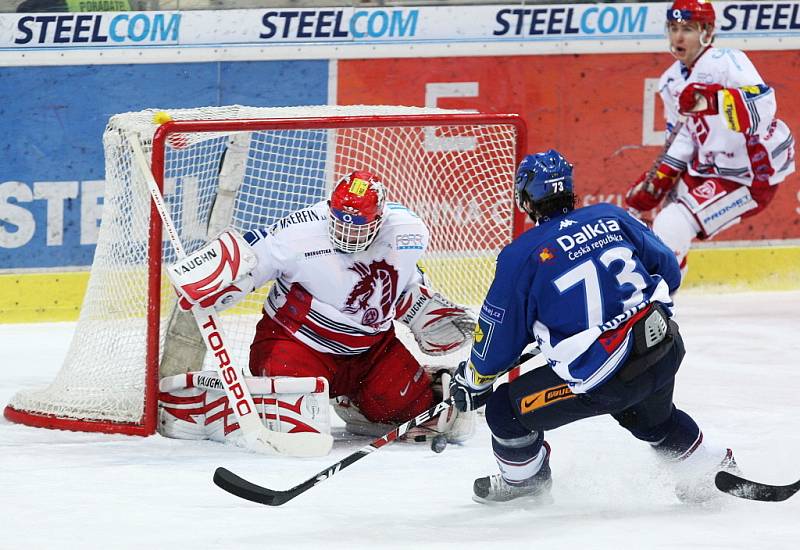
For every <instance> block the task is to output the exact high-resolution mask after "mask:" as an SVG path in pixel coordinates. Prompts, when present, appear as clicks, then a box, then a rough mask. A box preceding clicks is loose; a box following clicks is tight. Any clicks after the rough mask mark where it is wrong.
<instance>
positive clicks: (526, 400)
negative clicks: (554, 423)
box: [519, 384, 575, 414]
mask: <svg viewBox="0 0 800 550" xmlns="http://www.w3.org/2000/svg"><path fill="white" fill-rule="evenodd" d="M573 397H575V394H574V393H572V391H571V390H570V389H569V386H567V385H566V384H563V385H561V386H556V387H554V388H547V389H544V390H541V391H538V392H534V393H532V394H529V395H526V396H525V397H523V398H522V399H520V402H519V409H520V412H522V414H528V413H531V412H533V411H535V410H537V409H541V408H542V407H547V406H548V405H552V404H553V403H557V402H559V401H563V400H564V399H572V398H573Z"/></svg>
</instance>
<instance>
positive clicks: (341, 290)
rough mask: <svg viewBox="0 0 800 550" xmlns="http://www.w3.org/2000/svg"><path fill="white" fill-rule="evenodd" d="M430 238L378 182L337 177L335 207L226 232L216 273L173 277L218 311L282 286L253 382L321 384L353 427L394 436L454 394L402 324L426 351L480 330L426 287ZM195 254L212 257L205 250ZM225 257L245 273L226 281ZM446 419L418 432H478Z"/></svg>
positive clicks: (253, 352)
mask: <svg viewBox="0 0 800 550" xmlns="http://www.w3.org/2000/svg"><path fill="white" fill-rule="evenodd" d="M428 239H429V231H428V228H427V227H426V226H425V224H424V223H423V221H422V220H421V219H420V218H419V217H418V216H417V215H416V214H414V213H413V212H411V211H410V210H408V209H407V208H406V207H405V206H403V205H401V204H398V203H392V202H387V201H386V192H385V188H384V185H383V183H382V182H381V181H380V180H379V179H378V177H377V176H375V175H374V174H371V173H369V172H366V171H356V172H353V173H350V174H348V175H347V176H345V177H344V178H342V179H341V180H340V181H339V183H338V184H337V185H336V186H335V188H334V189H333V192H332V193H331V197H330V200H328V201H321V202H319V203H317V204H314V205H312V206H310V207H308V208H304V209H302V210H299V211H297V212H294V213H293V214H291V215H289V216H287V217H285V218H283V219H282V220H280V221H279V222H277V223H276V224H274V225H273V226H272V227H269V228H263V229H256V230H251V231H248V232H247V233H245V234H244V235H238V234H237V233H236V232H235V231H228V232H226V233H224V234H223V235H222V236H221V237H220V238H219V239H217V240H215V241H213V242H212V243H210V244H209V245H207V247H206V248H209V247H210V248H209V250H212V249H213V247H215V246H219V245H220V244H221V245H224V250H222V253H221V254H219V255H218V256H215V257H219V258H221V259H220V261H219V262H218V263H219V266H218V267H217V266H215V265H214V262H211V264H212V265H211V267H210V268H209V269H208V271H207V273H206V272H204V273H197V274H192V275H188V276H187V277H186V278H185V279H178V278H176V276H173V283H174V284H175V286H176V288H177V289H178V291H179V294H180V295H181V304H182V307H184V308H189V307H191V306H192V304H200V305H202V306H204V307H209V306H214V307H216V308H217V309H221V308H223V307H227V306H229V305H231V304H232V303H233V302H235V301H238V299H240V298H241V297H243V296H244V295H246V294H247V293H249V292H250V291H252V290H254V289H256V288H259V287H261V286H262V285H264V284H265V283H267V282H268V281H274V284H273V285H272V288H271V290H270V292H269V295H268V297H267V299H266V302H265V304H264V315H263V317H262V319H261V320H260V321H259V323H258V326H257V328H256V334H255V336H254V339H253V342H252V345H251V349H250V371H251V372H252V374H253V375H254V376H256V377H270V378H271V379H272V378H275V377H292V378H297V379H302V378H310V379H314V378H317V379H324V380H325V381H326V383H327V385H328V386H329V390H330V396H331V397H337V398H338V399H337V404H336V407H335V410H336V411H337V412H338V413H340V416H342V417H343V418H344V419H345V421H346V423H347V428H348V430H350V431H353V432H356V433H364V434H369V435H373V434H375V435H382V434H383V433H386V432H387V431H389V430H391V426H390V427H388V428H387V425H396V424H398V423H401V422H404V421H406V420H409V419H411V418H413V417H415V416H417V415H418V414H420V413H421V412H423V411H424V410H426V409H428V408H430V407H432V406H433V405H434V404H435V403H436V402H437V401H438V400H441V399H442V398H443V397H446V395H443V394H444V392H446V391H447V383H448V382H449V373H448V372H447V371H446V368H445V367H438V368H435V367H432V368H424V367H422V366H421V365H420V364H419V362H418V361H417V360H416V359H415V357H414V356H413V355H412V354H411V352H410V351H409V350H408V349H407V348H406V347H405V346H404V345H403V344H402V342H401V341H400V340H399V339H398V338H397V336H396V335H395V329H394V321H395V320H397V321H399V322H401V323H404V324H405V325H407V326H408V327H409V328H410V329H411V332H412V333H413V334H414V336H415V338H416V340H417V343H418V344H419V347H420V349H421V350H422V351H423V352H425V353H426V354H428V355H441V354H445V353H449V352H451V351H454V350H456V349H458V348H460V347H461V346H464V345H466V344H468V343H469V342H470V341H471V337H472V332H473V329H474V326H475V317H474V315H473V314H472V313H471V312H470V311H469V310H467V309H465V308H463V307H460V306H457V305H456V304H453V303H452V302H449V301H448V300H447V299H445V298H444V297H443V296H442V295H440V294H439V293H437V292H436V291H434V290H433V289H432V288H431V286H430V285H429V283H428V282H427V281H426V278H425V276H424V274H423V271H422V270H421V269H420V267H419V266H418V261H419V260H420V257H421V256H422V254H423V253H424V252H425V250H426V247H427V245H428ZM227 251H233V252H231V253H230V254H229V253H228V252H227ZM195 254H196V255H197V256H198V258H204V257H206V256H204V252H203V251H202V250H201V251H199V252H197V253H195ZM225 258H234V260H231V261H229V260H226V259H225ZM226 261H228V262H229V264H231V263H237V264H239V265H242V266H244V267H242V268H239V269H235V270H231V271H236V272H237V273H236V274H235V275H229V276H227V280H220V279H219V278H220V276H221V275H220V274H224V273H226V272H227V271H228V270H226V269H225V267H226V264H225V262H226ZM173 275H174V274H173ZM223 276H224V275H223ZM211 282H213V283H214V284H211ZM220 289H222V290H220ZM451 370H452V369H451ZM443 378H444V379H443ZM443 382H444V386H443V385H442V383H443ZM175 401H178V400H175ZM325 409H327V407H325ZM267 414H268V413H267ZM445 416H446V418H444V419H442V420H441V421H439V420H436V421H435V422H433V423H432V424H433V425H432V426H429V428H430V429H429V430H427V431H426V430H422V431H421V432H419V431H418V432H417V433H416V434H414V435H417V436H418V437H424V435H425V434H430V435H431V436H435V435H438V434H439V433H444V434H445V435H446V436H447V437H448V439H449V440H451V441H460V440H463V439H465V438H467V437H469V436H470V435H471V434H472V419H471V418H470V417H468V416H464V417H462V418H461V419H459V421H456V416H457V415H445ZM299 421H300V420H298V422H299ZM305 424H306V425H307V426H306V427H305V428H304V429H312V428H313V429H317V428H319V427H318V426H316V427H315V426H313V422H311V421H309V422H305ZM308 426H311V428H309V427H308ZM322 429H325V427H324V426H323V427H322ZM327 429H328V430H329V426H328V427H327Z"/></svg>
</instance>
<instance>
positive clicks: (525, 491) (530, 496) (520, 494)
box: [472, 451, 553, 504]
mask: <svg viewBox="0 0 800 550" xmlns="http://www.w3.org/2000/svg"><path fill="white" fill-rule="evenodd" d="M552 486H553V475H552V472H551V471H550V453H549V451H548V453H547V456H546V457H545V460H544V463H543V464H542V467H541V468H540V469H539V471H538V472H536V474H535V475H534V476H533V477H530V478H528V479H526V480H525V481H523V482H521V483H514V484H511V483H509V482H507V481H506V480H505V479H503V476H502V474H495V475H492V476H488V477H479V478H478V479H476V480H475V483H474V484H473V485H472V492H473V495H472V500H474V501H475V502H480V503H482V504H499V503H502V502H508V501H510V500H519V501H525V502H534V503H537V504H549V503H550V502H552V501H553V499H552V497H551V496H550V488H551V487H552Z"/></svg>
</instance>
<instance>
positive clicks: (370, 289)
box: [344, 260, 397, 326]
mask: <svg viewBox="0 0 800 550" xmlns="http://www.w3.org/2000/svg"><path fill="white" fill-rule="evenodd" d="M349 269H350V270H351V271H355V272H356V273H357V274H358V275H359V276H360V277H361V279H360V280H359V281H358V282H357V283H356V285H355V286H354V287H353V290H352V291H351V292H350V294H349V295H348V296H347V300H346V301H345V307H344V312H345V313H357V312H359V311H362V310H363V311H364V316H363V317H362V318H361V324H363V325H368V326H376V325H379V324H381V322H382V321H383V320H384V319H386V317H387V316H388V315H389V312H390V311H391V309H392V304H393V303H394V302H395V298H396V296H397V270H396V269H395V268H394V266H392V265H390V264H389V263H388V262H386V260H378V261H374V262H372V263H371V264H369V265H366V264H364V263H362V262H356V263H355V264H353V266H352V267H350V268H349ZM379 284H380V288H381V300H380V307H381V311H380V313H379V312H378V310H376V309H375V308H373V307H370V306H369V301H370V299H371V298H372V295H373V294H375V291H376V290H378V285H379Z"/></svg>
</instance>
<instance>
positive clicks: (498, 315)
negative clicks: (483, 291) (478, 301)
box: [481, 302, 506, 323]
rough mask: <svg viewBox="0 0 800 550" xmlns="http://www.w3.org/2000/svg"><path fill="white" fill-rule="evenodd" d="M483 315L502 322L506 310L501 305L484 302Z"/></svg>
mask: <svg viewBox="0 0 800 550" xmlns="http://www.w3.org/2000/svg"><path fill="white" fill-rule="evenodd" d="M481 315H482V316H484V317H486V318H487V319H491V320H492V321H497V322H498V323H502V322H503V317H505V315H506V310H505V309H503V308H501V307H497V306H493V305H492V304H490V303H489V302H483V305H482V306H481Z"/></svg>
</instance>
